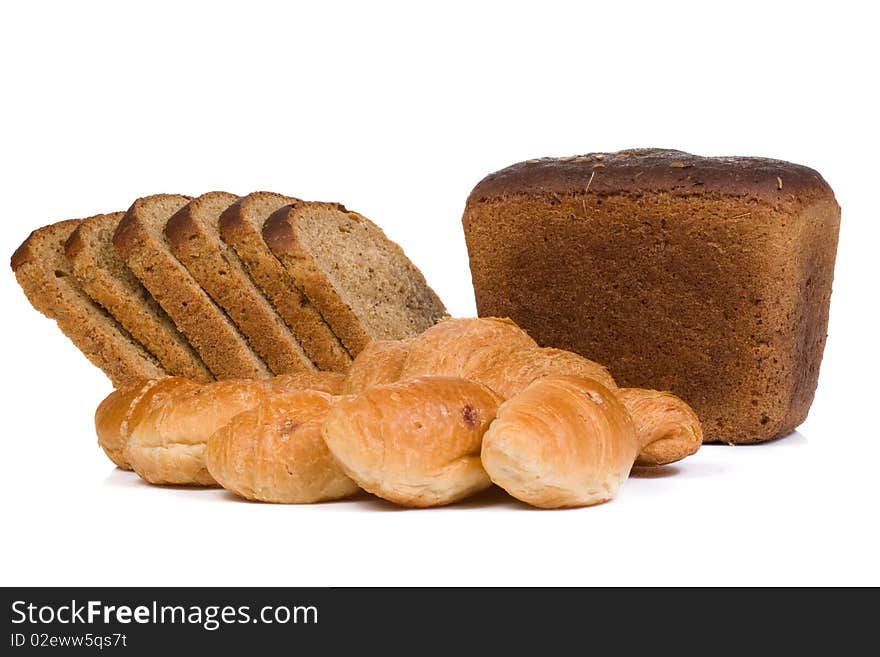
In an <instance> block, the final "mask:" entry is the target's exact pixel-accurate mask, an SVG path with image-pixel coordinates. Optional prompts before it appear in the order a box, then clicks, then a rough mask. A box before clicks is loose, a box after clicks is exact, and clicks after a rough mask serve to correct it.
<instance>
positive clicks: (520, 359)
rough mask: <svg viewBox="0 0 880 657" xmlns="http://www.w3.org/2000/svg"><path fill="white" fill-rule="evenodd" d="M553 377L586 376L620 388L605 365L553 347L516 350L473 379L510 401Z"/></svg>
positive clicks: (475, 375) (612, 388) (613, 388)
mask: <svg viewBox="0 0 880 657" xmlns="http://www.w3.org/2000/svg"><path fill="white" fill-rule="evenodd" d="M551 374H562V375H570V376H583V377H586V378H588V379H594V380H596V381H598V382H599V383H601V384H602V385H603V386H605V387H606V388H608V389H609V390H616V389H617V384H616V383H615V382H614V379H613V378H612V377H611V374H609V373H608V370H607V369H605V367H604V366H603V365H600V364H599V363H596V362H593V361H591V360H589V359H587V358H584V357H583V356H581V355H579V354H576V353H574V352H573V351H565V350H564V349H554V348H552V347H543V348H541V347H536V348H534V349H523V350H519V351H514V352H513V353H510V354H507V355H505V357H504V358H503V359H501V360H498V361H497V362H495V363H492V365H491V366H489V367H488V368H486V369H485V370H483V371H480V372H476V373H475V374H474V378H475V380H476V381H479V382H480V383H482V384H483V385H485V386H488V387H490V388H492V390H494V391H495V392H497V393H498V394H499V395H501V396H502V397H503V398H504V399H510V398H511V397H513V396H514V395H516V394H517V393H519V392H521V391H522V390H524V389H525V388H526V387H527V386H528V385H529V384H530V383H532V382H533V381H536V380H537V379H540V378H542V377H545V376H550V375H551Z"/></svg>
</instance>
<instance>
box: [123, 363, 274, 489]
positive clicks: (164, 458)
mask: <svg viewBox="0 0 880 657" xmlns="http://www.w3.org/2000/svg"><path fill="white" fill-rule="evenodd" d="M274 389H275V388H274V387H273V385H272V384H271V383H270V382H269V381H267V380H256V379H225V380H222V381H213V382H211V383H207V384H205V385H201V386H198V387H197V388H195V389H192V390H180V391H178V392H177V394H173V396H172V397H171V398H170V399H168V400H166V401H165V403H163V404H161V405H159V406H157V407H156V408H154V409H152V410H151V411H150V412H149V413H147V414H146V415H145V416H144V417H143V418H142V419H141V420H140V421H139V422H138V423H137V424H135V425H134V426H133V428H132V430H131V434H130V435H129V438H128V443H127V444H126V446H125V458H126V460H127V461H128V462H129V463H130V464H131V466H132V469H133V470H134V471H135V472H136V473H137V474H138V475H140V476H141V477H142V478H143V479H145V480H147V481H148V482H150V483H152V484H181V485H190V486H215V485H216V482H215V481H214V479H213V477H211V475H210V474H209V473H208V469H207V467H206V466H205V443H206V442H207V440H208V438H209V437H210V436H211V434H213V433H214V432H215V431H216V430H217V429H219V428H220V427H222V426H223V425H225V424H226V423H227V422H229V420H231V419H232V418H233V417H235V416H236V415H238V414H239V413H241V412H242V411H246V410H248V409H250V408H253V407H254V406H256V405H257V404H258V403H259V402H261V401H263V400H264V399H265V398H266V397H267V396H268V395H269V394H270V393H271V392H272V391H273V390H274Z"/></svg>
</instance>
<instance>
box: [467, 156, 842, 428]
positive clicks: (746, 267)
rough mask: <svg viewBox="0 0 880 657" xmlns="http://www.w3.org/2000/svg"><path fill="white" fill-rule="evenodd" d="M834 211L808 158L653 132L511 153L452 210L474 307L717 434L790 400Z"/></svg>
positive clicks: (806, 355)
mask: <svg viewBox="0 0 880 657" xmlns="http://www.w3.org/2000/svg"><path fill="white" fill-rule="evenodd" d="M839 222H840V208H839V207H838V205H837V202H836V200H835V198H834V194H833V192H832V190H831V188H830V187H829V186H828V184H827V183H826V182H825V181H824V180H823V179H822V177H821V176H820V175H819V174H818V173H816V172H815V171H813V170H812V169H809V168H807V167H803V166H799V165H795V164H790V163H787V162H782V161H778V160H769V159H761V158H744V157H730V158H705V157H697V156H694V155H689V154H687V153H683V152H680V151H670V150H656V149H646V150H632V151H622V152H619V153H605V154H602V153H597V154H591V155H584V156H577V157H569V158H561V159H540V160H529V161H527V162H522V163H519V164H515V165H513V166H511V167H508V168H506V169H503V170H501V171H499V172H497V173H493V174H491V175H489V176H487V177H486V178H485V179H483V181H481V182H480V183H479V184H478V185H477V186H476V187H475V188H474V190H473V191H472V192H471V194H470V197H469V198H468V201H467V206H466V209H465V212H464V217H463V226H464V231H465V237H466V240H467V246H468V251H469V256H470V266H471V273H472V276H473V284H474V291H475V294H476V301H477V308H478V311H479V314H480V315H482V316H508V317H510V318H512V319H513V320H514V321H516V322H517V323H518V324H519V325H520V326H521V327H522V328H524V329H525V330H526V331H528V333H529V334H530V335H532V336H533V337H534V338H535V339H536V340H537V341H538V342H539V343H540V344H542V345H547V346H554V347H561V348H563V349H570V350H573V351H576V352H579V353H581V354H583V355H584V356H587V357H588V358H591V359H594V360H597V361H599V362H601V363H603V364H606V365H607V366H608V367H609V368H610V370H611V373H612V374H613V375H614V377H615V379H617V381H618V382H619V383H620V385H622V386H631V387H644V388H655V389H660V390H671V391H672V392H674V393H675V394H676V395H678V396H680V397H682V398H683V399H684V400H686V401H687V402H688V403H689V404H690V405H691V406H692V407H693V408H694V409H695V410H696V411H697V413H698V415H699V416H700V420H701V422H702V424H703V428H704V432H705V436H706V440H708V441H725V442H730V443H751V442H759V441H763V440H768V439H771V438H775V437H778V436H782V435H785V434H787V433H789V432H791V431H792V430H793V429H794V428H795V427H797V426H798V425H799V424H800V423H801V422H802V421H803V420H804V419H805V418H806V415H807V412H808V410H809V407H810V404H811V402H812V399H813V394H814V391H815V388H816V382H817V377H818V373H819V364H820V361H821V358H822V351H823V348H824V345H825V336H826V327H827V322H828V308H829V299H830V294H831V282H832V276H833V270H834V260H835V254H836V249H837V234H838V228H839Z"/></svg>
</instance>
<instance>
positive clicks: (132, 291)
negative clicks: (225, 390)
mask: <svg viewBox="0 0 880 657" xmlns="http://www.w3.org/2000/svg"><path fill="white" fill-rule="evenodd" d="M123 214H124V213H123V212H116V213H113V214H99V215H96V216H94V217H89V218H88V219H85V220H83V221H82V223H80V225H79V226H77V228H76V230H74V231H73V233H72V234H71V235H70V238H69V239H68V240H67V244H66V246H65V249H64V252H65V254H66V255H67V259H68V260H69V261H70V264H71V266H72V267H73V273H74V275H75V276H76V279H77V281H78V282H79V284H80V285H81V286H82V288H83V290H85V292H86V294H88V295H89V296H90V297H91V298H92V299H93V300H94V301H96V302H97V303H98V304H100V305H101V306H103V307H104V308H105V309H106V310H107V311H108V312H109V313H110V314H111V315H112V316H113V317H114V318H115V319H116V320H117V321H118V322H119V323H120V324H122V326H123V327H125V330H126V331H128V332H129V333H131V335H132V337H134V338H135V339H136V340H137V341H138V342H140V343H141V344H142V345H144V347H146V349H148V350H149V351H150V353H152V354H153V355H154V356H155V357H156V359H157V360H158V361H159V363H161V365H162V366H163V367H164V368H165V369H166V370H167V371H168V372H169V373H171V374H174V375H176V376H185V377H187V378H190V379H194V380H196V381H210V380H212V379H213V378H214V377H213V376H211V372H210V371H208V368H207V367H205V364H204V363H203V362H202V360H201V359H200V358H199V356H198V354H197V353H196V352H195V350H193V348H192V347H191V346H190V344H189V343H188V342H187V341H186V338H184V337H183V335H182V334H181V333H180V332H179V331H178V330H177V327H176V326H174V322H172V321H171V318H170V317H168V315H167V314H166V313H165V311H164V310H162V308H161V307H160V306H159V304H158V303H156V300H155V299H153V297H151V296H150V293H149V292H147V290H146V289H145V288H144V286H143V285H141V282H140V281H139V280H138V279H137V278H136V277H135V275H134V274H132V273H131V270H130V269H129V268H128V267H126V266H125V263H124V262H122V259H121V258H120V257H119V254H118V253H116V249H115V248H114V247H113V232H114V231H115V230H116V227H117V226H118V225H119V221H120V220H121V219H122V216H123Z"/></svg>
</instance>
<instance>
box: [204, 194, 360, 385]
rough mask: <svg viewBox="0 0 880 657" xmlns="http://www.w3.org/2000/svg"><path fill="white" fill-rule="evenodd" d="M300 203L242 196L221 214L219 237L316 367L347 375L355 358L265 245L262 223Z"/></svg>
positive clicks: (280, 196) (287, 198) (273, 197)
mask: <svg viewBox="0 0 880 657" xmlns="http://www.w3.org/2000/svg"><path fill="white" fill-rule="evenodd" d="M296 201H297V199H295V198H292V197H290V196H284V195H283V194H276V193H274V192H253V193H252V194H248V195H247V196H242V197H241V198H240V199H239V200H237V201H236V202H235V203H233V204H232V205H230V206H229V207H228V208H227V209H226V210H225V211H224V212H223V214H222V215H221V216H220V235H221V237H222V238H223V241H225V242H226V243H227V244H228V245H230V246H231V247H232V248H233V249H235V252H236V254H237V255H238V257H239V258H240V260H241V262H242V263H244V265H245V268H246V269H247V271H248V273H249V274H250V276H251V278H252V279H253V281H254V283H255V284H256V285H257V286H258V287H259V288H260V289H261V290H262V291H263V294H265V295H266V297H267V298H268V299H269V300H270V301H271V302H272V305H273V306H274V307H275V310H277V311H278V314H279V315H281V317H282V319H284V321H285V322H286V323H287V325H288V326H289V327H290V329H291V330H292V331H293V332H294V333H295V334H296V336H297V337H298V338H299V342H300V344H301V345H302V346H303V349H305V352H306V354H308V355H309V357H310V358H311V359H312V361H313V362H314V363H315V365H317V366H318V368H320V369H322V370H331V371H336V372H343V371H345V370H346V369H348V366H349V365H350V364H351V356H350V355H349V354H348V351H347V350H346V349H345V347H344V346H343V345H342V342H341V341H340V340H339V338H338V337H337V336H336V334H335V333H333V331H332V330H331V329H330V326H329V325H328V324H327V322H326V321H325V320H324V318H323V316H322V315H321V313H320V312H318V309H317V308H315V306H314V304H313V303H312V302H311V301H309V299H308V297H306V295H305V293H304V292H303V291H302V290H301V289H300V288H299V287H298V286H297V283H296V281H295V280H294V279H293V277H292V276H291V275H290V274H289V273H288V272H287V270H286V269H285V268H284V266H283V265H282V264H281V262H280V261H279V260H278V258H276V257H275V256H274V255H273V254H272V252H271V251H270V250H269V247H268V246H266V242H265V241H263V234H262V231H263V224H265V223H266V219H268V218H269V215H271V214H272V213H273V212H275V211H276V210H278V209H279V208H281V207H283V206H285V205H290V204H291V203H295V202H296Z"/></svg>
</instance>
